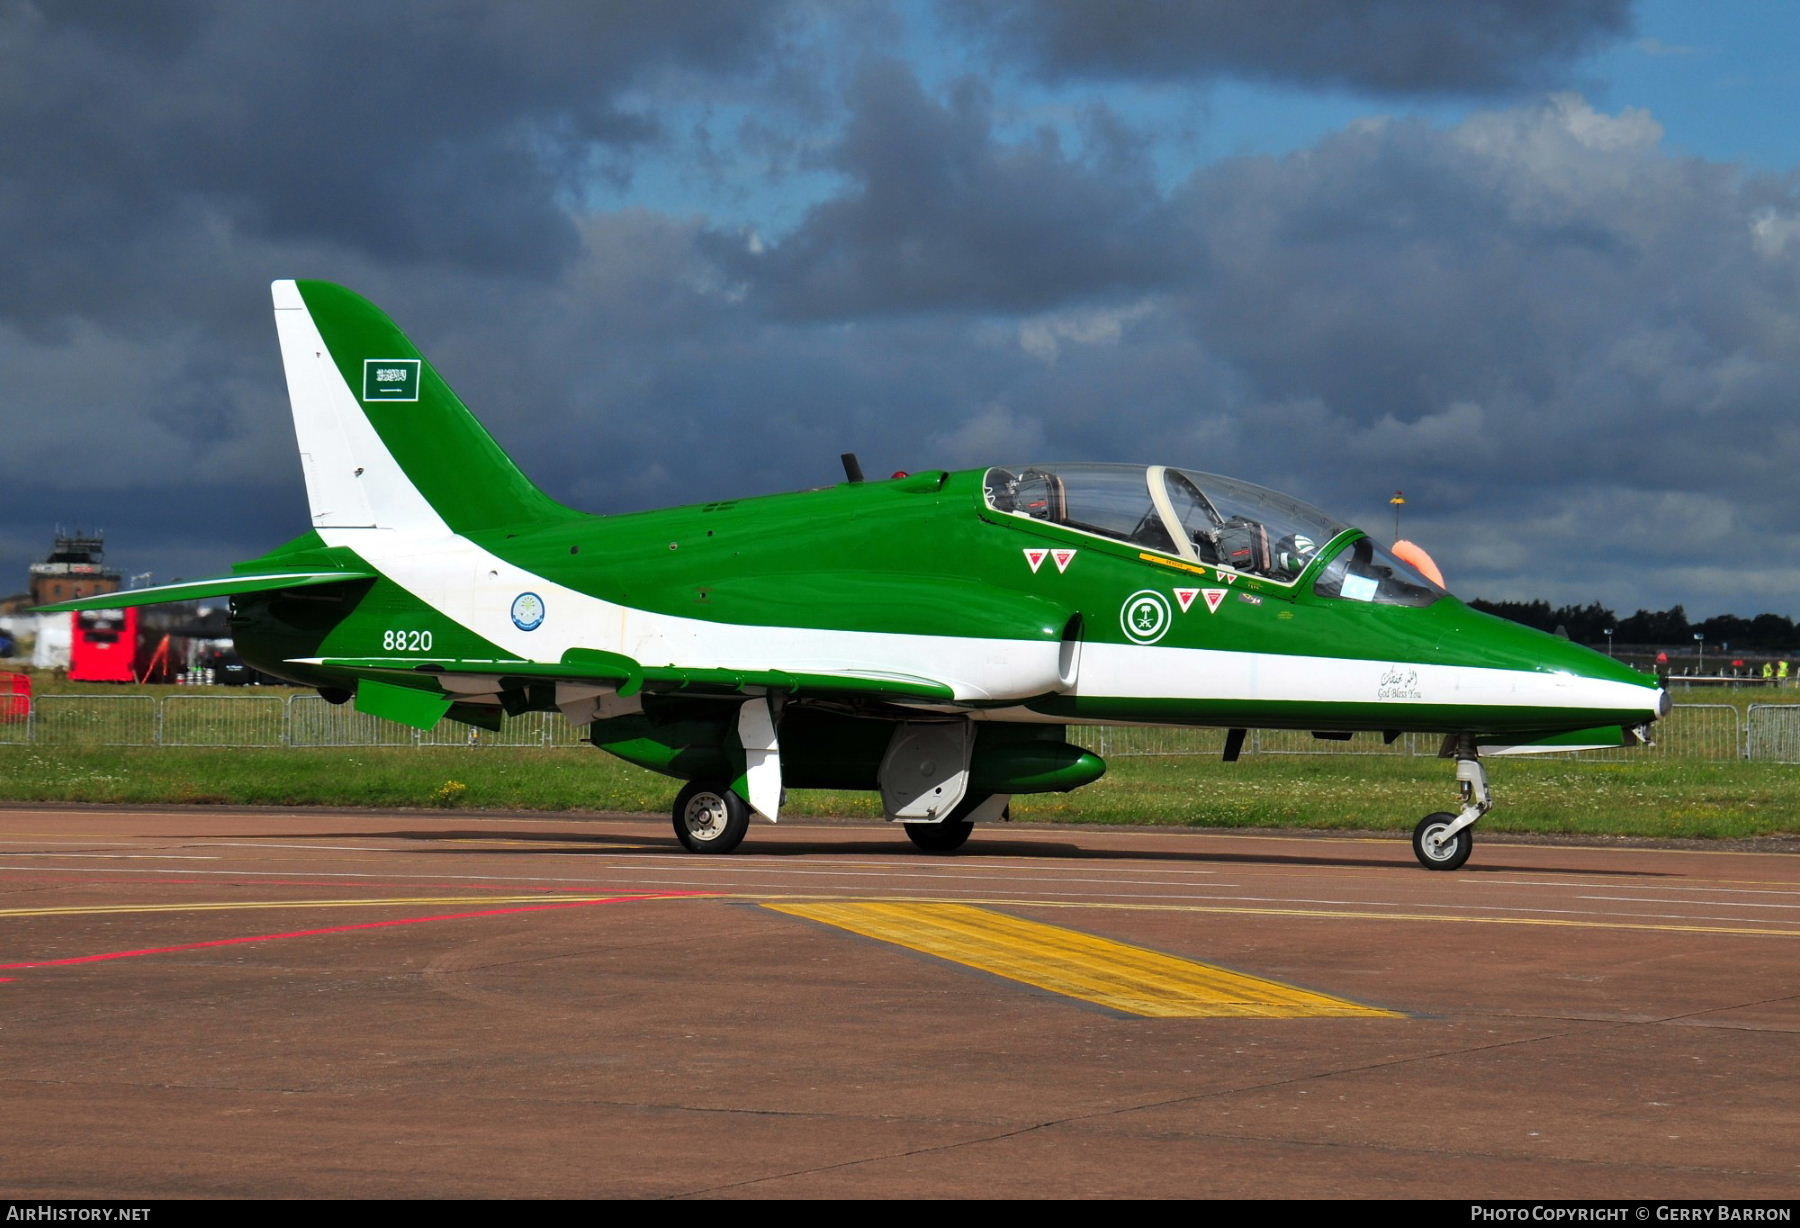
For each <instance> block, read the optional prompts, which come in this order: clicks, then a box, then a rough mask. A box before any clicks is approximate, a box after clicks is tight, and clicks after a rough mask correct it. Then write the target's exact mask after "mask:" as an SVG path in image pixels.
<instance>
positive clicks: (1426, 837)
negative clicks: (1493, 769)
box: [1412, 736, 1494, 870]
mask: <svg viewBox="0 0 1800 1228" xmlns="http://www.w3.org/2000/svg"><path fill="white" fill-rule="evenodd" d="M1444 754H1445V755H1446V756H1450V755H1454V756H1455V758H1456V779H1457V782H1458V783H1459V784H1460V785H1461V786H1462V798H1463V804H1462V809H1461V810H1459V811H1457V812H1456V813H1455V814H1451V813H1450V812H1449V811H1448V810H1440V811H1438V812H1437V813H1436V814H1428V815H1426V816H1425V817H1424V818H1422V819H1420V820H1419V825H1418V826H1417V827H1415V828H1413V838H1412V843H1413V856H1415V857H1417V858H1418V859H1419V864H1420V865H1422V866H1424V867H1425V868H1426V869H1427V870H1457V869H1461V868H1462V864H1463V863H1464V862H1465V861H1467V860H1469V854H1470V853H1472V852H1474V851H1475V832H1474V831H1473V830H1472V829H1473V828H1474V826H1475V820H1477V819H1479V818H1480V817H1481V816H1482V815H1484V814H1486V813H1487V812H1488V811H1490V810H1492V809H1493V808H1494V793H1493V790H1491V789H1489V788H1488V780H1487V769H1486V768H1484V767H1482V766H1481V757H1480V755H1478V754H1477V753H1476V750H1475V739H1474V738H1471V737H1467V736H1464V737H1459V738H1455V739H1450V738H1446V739H1444Z"/></svg>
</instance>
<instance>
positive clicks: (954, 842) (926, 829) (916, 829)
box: [905, 819, 975, 853]
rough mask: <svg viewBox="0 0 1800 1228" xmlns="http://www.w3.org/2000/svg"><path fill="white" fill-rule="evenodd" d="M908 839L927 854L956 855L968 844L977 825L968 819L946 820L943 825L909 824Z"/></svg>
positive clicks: (907, 827)
mask: <svg viewBox="0 0 1800 1228" xmlns="http://www.w3.org/2000/svg"><path fill="white" fill-rule="evenodd" d="M905 826H906V838H907V839H909V840H911V841H912V842H913V843H914V844H916V845H917V846H918V847H919V848H921V849H923V850H924V851H925V852H927V853H954V852H955V851H956V850H957V849H959V848H961V847H962V846H963V845H964V844H966V843H968V840H969V833H970V832H972V831H974V830H975V824H973V823H971V822H970V821H969V820H967V819H945V820H944V821H943V822H942V823H908V824H906V825H905Z"/></svg>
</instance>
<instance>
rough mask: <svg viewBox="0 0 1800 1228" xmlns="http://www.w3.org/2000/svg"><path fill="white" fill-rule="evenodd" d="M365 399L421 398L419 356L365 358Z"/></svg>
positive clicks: (363, 395) (399, 399) (407, 399)
mask: <svg viewBox="0 0 1800 1228" xmlns="http://www.w3.org/2000/svg"><path fill="white" fill-rule="evenodd" d="M362 399H363V400H364V401H416V400H418V399H419V360H418V359H417V358H365V359H363V394H362Z"/></svg>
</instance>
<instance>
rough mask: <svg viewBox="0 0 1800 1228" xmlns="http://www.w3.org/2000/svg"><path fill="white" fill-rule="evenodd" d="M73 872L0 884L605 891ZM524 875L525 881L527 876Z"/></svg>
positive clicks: (4, 879) (10, 877) (5, 879)
mask: <svg viewBox="0 0 1800 1228" xmlns="http://www.w3.org/2000/svg"><path fill="white" fill-rule="evenodd" d="M74 873H76V872H75V871H71V872H70V873H68V874H23V873H21V874H0V883H9V882H17V881H25V882H45V883H59V884H63V885H65V886H80V887H117V886H119V885H120V884H122V883H130V885H131V886H133V887H136V886H140V885H148V886H152V887H343V888H346V889H348V888H352V887H368V888H376V887H380V888H384V889H390V890H396V891H397V890H400V889H402V888H405V889H408V890H414V889H416V890H421V891H424V890H431V891H505V892H509V893H511V894H513V895H518V894H519V893H520V892H524V891H542V892H544V893H545V894H546V895H550V894H554V893H556V892H562V893H564V894H570V893H574V894H579V895H592V894H593V893H594V892H596V891H603V890H605V888H603V887H596V886H593V885H591V884H590V885H588V886H585V887H580V886H577V887H562V886H556V887H546V886H543V885H541V884H536V883H532V882H530V881H526V882H525V884H524V885H523V886H518V887H514V886H510V885H508V884H507V883H505V882H500V883H468V882H456V883H422V882H420V881H419V880H418V879H409V880H407V881H406V882H403V883H374V882H370V881H369V880H368V879H365V878H321V879H312V878H226V877H224V876H223V875H221V876H220V877H218V878H132V879H121V878H75V877H73V875H74ZM524 877H525V879H527V880H529V878H530V876H529V875H526V876H524ZM668 894H670V896H671V898H674V894H673V893H668ZM692 894H698V895H704V894H706V893H705V892H695V893H692Z"/></svg>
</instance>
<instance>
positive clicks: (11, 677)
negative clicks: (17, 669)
mask: <svg viewBox="0 0 1800 1228" xmlns="http://www.w3.org/2000/svg"><path fill="white" fill-rule="evenodd" d="M30 715H31V679H30V678H29V677H27V676H26V675H24V674H0V722H9V721H22V720H24V719H26V718H27V717H29V716H30Z"/></svg>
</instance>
